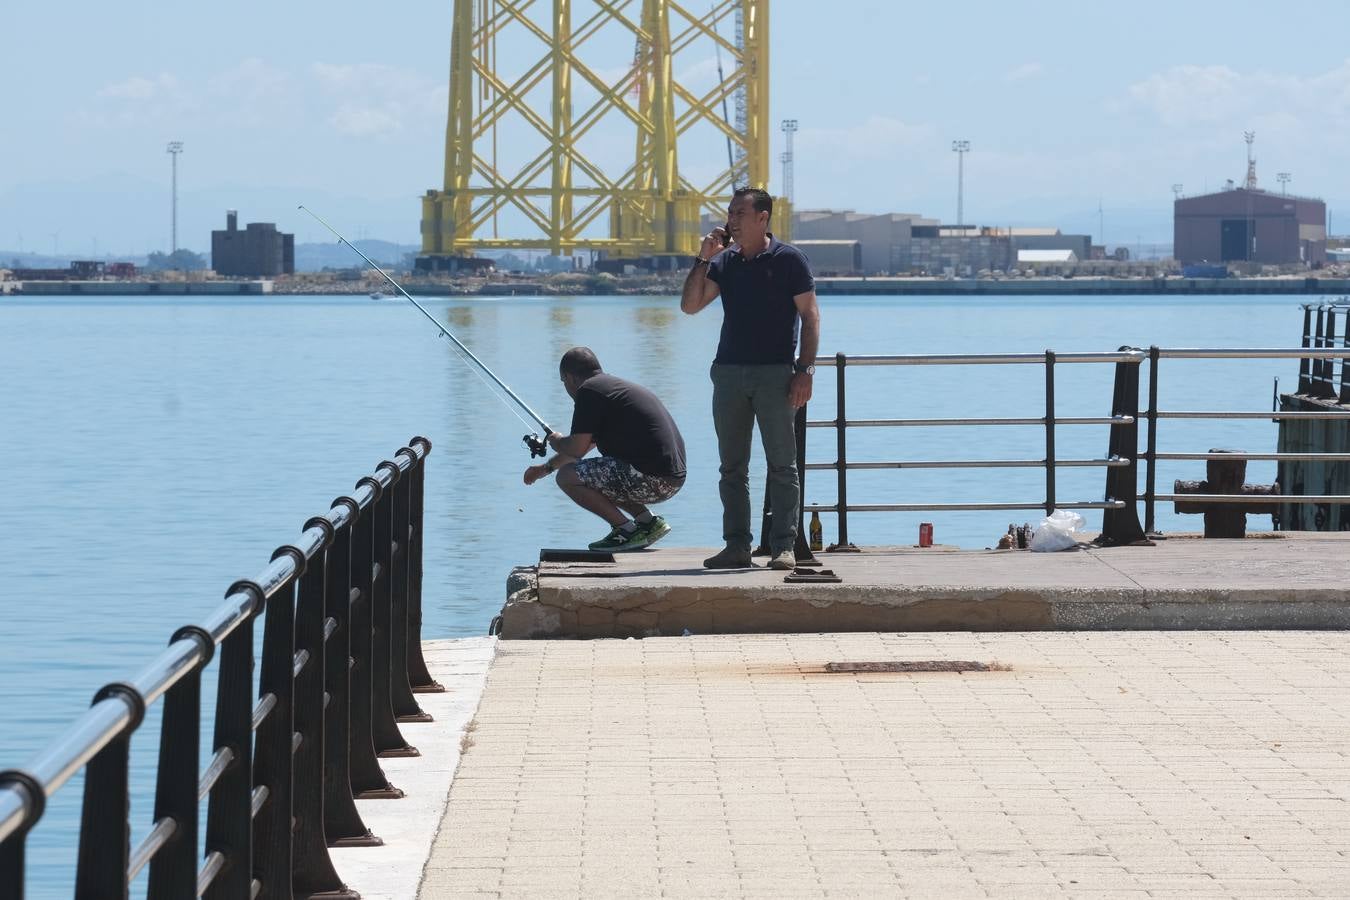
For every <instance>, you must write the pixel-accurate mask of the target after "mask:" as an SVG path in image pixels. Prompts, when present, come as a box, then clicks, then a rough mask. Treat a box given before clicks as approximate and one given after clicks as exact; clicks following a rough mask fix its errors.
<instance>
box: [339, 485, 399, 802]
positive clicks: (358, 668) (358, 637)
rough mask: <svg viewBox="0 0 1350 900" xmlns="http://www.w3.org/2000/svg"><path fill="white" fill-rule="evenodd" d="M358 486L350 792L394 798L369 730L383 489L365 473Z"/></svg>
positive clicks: (394, 790)
mask: <svg viewBox="0 0 1350 900" xmlns="http://www.w3.org/2000/svg"><path fill="white" fill-rule="evenodd" d="M363 485H364V486H366V487H368V488H370V491H371V500H370V504H369V505H368V506H367V507H366V508H365V509H364V510H362V511H361V517H360V518H359V519H357V520H356V522H355V524H354V528H355V530H354V531H353V532H352V591H351V611H352V662H351V689H352V703H351V760H350V764H351V779H352V793H353V794H355V796H356V799H358V800H374V799H381V800H396V799H398V798H400V797H402V796H403V791H401V790H399V789H398V788H396V787H394V786H393V785H392V784H390V783H389V779H388V778H386V777H385V774H384V771H383V770H382V769H381V768H380V762H379V759H378V755H377V753H376V749H377V748H376V744H375V728H374V724H375V712H374V709H375V702H376V700H375V697H376V695H375V664H374V657H375V649H374V648H375V627H374V618H375V602H374V596H375V533H376V526H375V519H376V515H377V512H378V509H377V504H378V502H379V499H380V495H381V494H382V493H384V487H383V486H382V485H381V484H380V482H379V481H378V480H376V479H374V478H370V477H369V476H367V477H365V478H362V479H361V480H360V481H358V482H357V483H356V486H357V487H361V486H363ZM353 502H355V501H353ZM358 508H359V507H358ZM385 702H386V703H387V702H388V701H385Z"/></svg>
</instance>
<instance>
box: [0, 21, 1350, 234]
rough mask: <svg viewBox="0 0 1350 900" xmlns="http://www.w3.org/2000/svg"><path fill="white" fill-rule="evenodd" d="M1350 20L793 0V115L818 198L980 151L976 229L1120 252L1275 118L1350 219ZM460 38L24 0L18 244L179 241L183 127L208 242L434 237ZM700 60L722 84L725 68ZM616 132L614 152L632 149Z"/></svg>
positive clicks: (1284, 156)
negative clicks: (172, 229) (1175, 197)
mask: <svg viewBox="0 0 1350 900" xmlns="http://www.w3.org/2000/svg"><path fill="white" fill-rule="evenodd" d="M575 2H576V4H577V7H578V9H581V8H583V7H585V6H587V5H588V2H587V0H575ZM699 6H700V4H698V3H693V4H691V8H693V9H698V8H699ZM1348 12H1350V8H1347V6H1346V4H1345V3H1344V2H1317V0H1312V2H1306V3H1303V4H1301V5H1299V6H1298V8H1297V10H1296V11H1291V12H1289V13H1288V14H1279V13H1277V11H1276V9H1275V8H1274V7H1272V6H1271V5H1270V4H1262V3H1255V2H1241V0H1238V2H1225V3H1208V2H1206V3H1198V2H1176V0H1173V2H1170V3H1161V2H1151V0H1149V2H1134V3H1131V4H1128V5H1122V4H1093V3H1083V2H1073V3H1061V2H1035V0H1024V2H1021V3H1016V4H1013V3H1006V2H987V0H968V2H964V3H960V4H937V3H931V2H924V3H910V2H871V0H833V2H831V3H828V4H821V3H808V2H806V0H777V2H775V3H774V5H773V7H772V24H771V34H772V59H771V70H772V77H773V82H772V88H771V98H772V107H773V116H772V117H773V120H774V122H775V123H776V122H777V121H778V120H780V119H782V118H786V117H792V118H796V119H798V121H799V122H800V124H801V130H800V132H799V133H798V136H797V147H796V150H797V168H796V191H797V200H798V205H799V206H800V207H819V206H832V207H852V208H857V209H860V210H864V211H870V212H884V211H910V212H918V213H922V214H925V215H928V216H933V217H937V218H942V219H944V220H951V219H953V218H954V217H955V194H956V185H955V181H956V178H955V174H956V164H955V159H954V156H953V154H952V153H951V151H950V144H951V141H952V140H953V139H955V138H964V139H968V140H970V141H971V144H972V148H973V149H972V152H971V153H970V155H969V156H968V157H967V160H966V201H965V212H966V216H965V218H966V220H967V221H970V222H981V223H986V224H1020V225H1059V226H1061V227H1063V228H1065V229H1066V230H1070V229H1072V230H1090V231H1092V232H1093V233H1094V234H1095V233H1096V232H1097V229H1098V218H1097V212H1096V210H1097V205H1098V202H1099V201H1100V203H1101V204H1102V206H1103V207H1104V209H1105V215H1104V217H1103V218H1104V220H1105V231H1106V237H1107V240H1108V242H1111V243H1115V242H1124V243H1133V242H1135V241H1136V240H1144V241H1154V240H1167V239H1168V238H1169V237H1170V202H1171V199H1172V194H1171V185H1172V184H1173V183H1181V184H1183V185H1185V189H1186V191H1187V192H1188V193H1190V192H1200V191H1202V190H1204V189H1206V188H1209V189H1214V188H1217V187H1219V186H1221V185H1222V183H1223V181H1224V179H1226V178H1234V179H1240V178H1241V177H1242V174H1243V167H1244V153H1245V147H1244V145H1243V143H1242V132H1243V131H1244V130H1246V129H1252V130H1254V131H1255V132H1256V134H1257V140H1256V156H1257V159H1258V171H1259V174H1260V175H1261V178H1262V183H1263V185H1264V186H1267V187H1270V188H1272V189H1274V188H1276V187H1277V184H1276V182H1275V178H1274V176H1275V173H1276V172H1277V171H1287V172H1290V173H1292V176H1293V180H1292V182H1291V185H1290V187H1291V189H1292V190H1294V191H1295V192H1301V193H1307V194H1312V195H1316V196H1322V197H1324V198H1325V199H1326V200H1327V202H1328V204H1329V206H1330V207H1331V214H1332V219H1333V221H1332V225H1333V229H1334V230H1335V231H1337V232H1341V231H1350V177H1347V175H1346V174H1345V167H1344V166H1343V165H1342V161H1343V160H1345V159H1346V158H1347V156H1348V155H1350V154H1347V150H1350V126H1348V125H1347V122H1350V118H1347V115H1346V113H1347V112H1348V111H1350V110H1348V109H1347V107H1350V58H1348V57H1350V49H1347V45H1346V44H1345V42H1344V40H1343V38H1341V37H1339V35H1341V34H1343V31H1344V22H1345V17H1346V14H1347V13H1348ZM449 38H450V3H449V2H448V0H444V2H437V3H417V4H411V3H403V4H389V5H387V6H385V7H384V8H380V7H377V6H375V5H373V4H368V3H355V2H351V0H330V2H325V3H323V4H318V3H307V2H293V3H284V4H275V3H263V2H257V0H237V2H234V3H232V4H220V5H217V4H179V5H172V6H171V5H170V4H167V3H148V2H134V0H132V2H123V3H119V4H105V3H93V2H85V0H81V2H72V3H66V4H47V3H36V2H30V0H18V2H16V3H14V4H11V5H10V8H8V9H7V10H6V15H5V36H4V37H3V38H0V42H2V43H3V47H4V52H3V54H0V73H3V84H4V85H5V88H6V90H5V114H4V115H5V125H4V126H3V127H4V131H5V137H4V139H3V141H0V248H3V249H16V248H17V246H18V244H19V243H20V242H22V244H23V246H24V248H25V249H27V250H30V251H33V250H38V251H42V252H50V251H51V250H52V249H53V248H54V247H59V249H60V251H61V252H62V253H75V252H76V251H79V252H81V253H87V252H90V251H91V250H92V249H93V247H94V246H95V242H96V245H97V247H98V249H99V252H105V251H107V252H119V253H123V252H124V253H130V252H137V253H143V252H145V251H146V250H149V249H161V248H163V246H164V245H165V244H167V242H168V218H169V215H168V206H169V201H168V181H169V177H168V176H169V162H168V157H167V156H166V155H165V153H164V145H165V143H166V142H167V141H169V140H182V141H184V143H185V145H186V149H185V152H184V154H183V157H182V162H181V169H180V226H179V232H180V244H183V245H185V246H188V247H194V248H197V249H205V247H206V246H207V245H208V243H209V235H208V232H209V230H210V228H212V227H220V226H219V224H218V223H219V222H220V221H221V220H223V210H224V208H225V207H227V206H234V207H238V208H239V210H240V213H241V216H242V218H243V219H244V220H246V221H254V220H274V221H277V222H278V224H279V225H281V227H283V228H284V229H291V230H295V231H296V232H297V234H298V235H299V238H300V239H301V240H307V239H310V238H313V239H319V237H320V236H319V234H318V231H317V229H316V228H314V227H311V226H310V225H308V224H306V223H305V222H304V221H302V220H301V219H300V218H298V217H297V216H296V214H295V205H296V203H299V202H305V203H307V204H311V205H313V206H315V207H316V208H321V209H322V210H323V211H325V212H326V213H327V214H328V215H329V216H330V217H331V218H332V219H333V220H334V221H335V222H337V223H340V224H342V225H344V226H345V227H346V228H347V229H348V230H349V231H350V232H351V233H352V236H370V237H382V238H386V239H389V240H401V241H405V242H411V241H414V240H416V230H417V218H418V214H419V210H418V202H417V198H418V196H419V195H420V194H421V193H422V192H423V191H424V190H426V189H427V188H429V187H438V186H439V181H440V173H441V171H442V165H443V153H444V146H443V142H444V129H445V99H446V79H447V69H448V53H449ZM617 55H618V57H619V58H617V59H615V60H614V61H613V63H612V64H611V65H610V66H609V68H610V69H612V70H615V71H621V70H622V68H623V65H624V63H625V60H624V59H623V58H622V57H623V52H622V48H620V50H619V52H618V53H617ZM704 55H705V56H706V55H707V54H706V53H705V54H704ZM682 64H683V65H684V66H685V68H686V71H687V73H688V74H689V77H690V78H691V79H695V80H696V79H697V78H698V77H701V76H700V74H699V73H700V72H701V73H703V74H704V75H707V74H708V73H709V72H710V70H711V69H710V67H711V64H712V60H711V59H710V58H709V59H687V60H685V61H684V62H683V63H682ZM597 66H602V63H601V62H600V61H597ZM780 138H781V135H778V134H777V133H775V140H776V141H778V140H779V139H780ZM612 143H613V146H612V147H608V148H597V152H606V150H613V151H614V152H620V151H623V150H624V149H625V148H626V147H627V146H628V144H627V141H626V140H620V139H615V140H614V141H613V142H612ZM781 149H782V148H781V146H780V145H779V144H778V143H776V144H775V146H774V147H773V150H772V158H774V159H775V160H776V159H777V155H778V153H779V152H780V151H781ZM723 152H724V151H723ZM692 155H693V154H692V153H691V154H690V156H691V157H692ZM774 168H775V178H776V176H777V173H778V167H777V166H776V165H775V167H774ZM771 187H773V186H772V185H771ZM1342 207H1343V208H1344V209H1345V210H1346V212H1345V216H1346V217H1347V218H1346V220H1345V221H1346V226H1347V227H1340V226H1339V225H1337V211H1338V210H1339V209H1340V208H1342Z"/></svg>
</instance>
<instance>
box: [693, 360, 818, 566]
mask: <svg viewBox="0 0 1350 900" xmlns="http://www.w3.org/2000/svg"><path fill="white" fill-rule="evenodd" d="M711 375H712V383H713V427H714V428H716V429H717V450H718V453H719V455H720V457H721V473H722V480H721V481H720V482H719V483H718V490H719V492H720V493H721V495H722V539H723V540H724V541H726V544H727V546H728V547H733V548H735V549H738V550H749V549H750V543H751V540H752V535H751V533H750V437H751V435H752V434H753V432H754V428H755V423H756V422H758V423H759V435H760V439H761V440H762V441H763V443H764V456H765V457H766V459H767V460H768V464H769V485H768V497H769V509H770V511H771V512H772V518H771V521H772V523H773V525H772V529H773V530H772V532H771V533H770V534H769V538H768V543H769V549H770V550H771V551H772V552H773V553H775V554H776V553H781V552H783V551H784V550H791V549H792V546H793V544H794V543H796V540H797V507H798V506H799V505H800V503H801V488H800V486H799V482H798V479H797V437H796V431H795V430H794V428H793V420H794V418H795V416H796V411H795V410H793V408H792V406H791V405H790V404H789V403H788V383H789V382H790V381H791V380H792V366H791V365H790V364H788V363H783V364H781V365H768V366H737V365H719V364H717V363H713V367H712V372H711Z"/></svg>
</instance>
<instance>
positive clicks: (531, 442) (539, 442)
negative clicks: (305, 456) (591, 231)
mask: <svg viewBox="0 0 1350 900" xmlns="http://www.w3.org/2000/svg"><path fill="white" fill-rule="evenodd" d="M299 208H300V209H303V210H304V211H305V212H307V213H309V214H310V215H311V216H313V217H314V221H316V222H318V223H319V224H320V225H322V226H323V227H324V228H327V229H328V230H329V231H331V232H333V234H334V235H335V236H336V237H337V239H338V240H339V241H341V242H342V243H344V244H346V245H347V246H348V247H351V248H352V250H353V251H354V252H355V253H356V255H357V256H359V257H361V258H362V259H364V260H365V261H366V265H368V266H370V267H371V268H372V269H374V270H375V271H376V272H379V273H380V274H381V275H383V276H384V280H385V281H387V282H389V283H390V284H391V285H393V286H394V290H396V291H398V292H399V293H400V294H402V295H403V297H404V299H406V300H407V301H408V302H409V303H411V304H412V305H413V306H415V307H417V310H418V312H420V313H421V314H422V315H424V316H426V317H427V319H428V320H429V321H430V322H431V324H433V325H435V326H436V327H437V328H438V329H440V332H441V335H442V336H443V337H447V338H449V339H450V341H451V342H452V343H453V344H454V345H455V347H456V348H457V349H458V350H459V351H460V353H461V354H463V356H464V357H465V358H466V361H467V360H472V361H473V362H474V363H475V364H476V365H477V368H474V367H473V366H470V369H471V370H472V371H473V372H474V373H475V374H477V375H478V378H479V380H482V381H483V383H484V384H485V385H488V390H489V391H490V392H491V393H492V396H494V397H496V398H497V399H498V400H501V401H502V403H503V404H504V405H505V406H506V408H507V409H510V410H511V412H512V413H513V414H514V415H515V417H516V418H517V419H520V421H522V422H524V423H525V425H526V426H527V427H530V426H531V425H532V424H533V423H531V422H529V421H526V420H525V419H524V418H522V417H521V415H520V413H519V412H518V411H517V409H516V407H519V408H520V409H522V410H524V411H525V412H526V413H528V414H529V416H530V418H531V419H533V420H534V422H535V423H537V424H538V425H539V427H540V428H542V429H543V430H544V437H543V438H541V437H540V436H539V435H538V434H527V435H525V437H524V441H525V446H526V447H529V448H530V456H532V457H533V456H547V455H548V445H547V444H546V443H545V439H546V438H547V437H548V436H549V435H550V434H552V433H553V429H552V428H550V427H549V426H548V423H547V422H545V421H544V420H543V418H542V417H541V416H540V415H539V413H537V412H535V411H534V410H533V409H531V408H530V405H529V404H528V403H526V402H525V401H524V400H522V399H520V397H519V396H518V395H517V394H516V392H515V391H513V390H511V388H510V387H508V386H507V384H506V382H504V381H502V380H501V379H500V378H498V377H497V375H496V373H495V372H493V371H492V370H491V369H489V368H488V367H487V365H485V364H484V363H483V361H482V360H481V359H479V358H478V357H477V356H474V354H473V351H472V350H470V349H469V348H468V347H466V346H464V344H463V343H461V342H460V340H459V338H457V337H455V336H454V335H453V334H451V333H450V329H448V328H446V327H445V326H444V325H442V324H441V323H440V320H439V319H437V318H436V317H435V316H433V315H432V314H431V313H429V312H428V311H427V308H426V307H425V306H423V305H422V304H420V303H418V302H417V301H416V300H414V299H413V297H412V295H411V294H409V293H408V292H407V291H405V290H404V289H403V285H401V284H399V283H398V282H397V281H395V280H394V279H393V277H392V276H391V275H390V274H389V273H388V272H386V271H385V270H384V269H381V268H380V267H379V266H377V265H376V264H375V261H374V260H372V259H371V258H370V257H369V256H366V255H365V254H364V253H362V252H361V250H360V249H359V248H358V247H357V246H356V245H355V244H353V243H352V242H351V241H349V240H347V239H346V238H345V237H343V236H342V234H341V233H340V232H338V230H337V229H336V228H334V227H333V226H332V225H329V224H328V223H327V222H325V221H324V220H323V219H322V218H320V217H319V215H318V213H316V212H314V210H312V209H309V208H308V207H306V206H305V205H304V204H303V203H302V204H300V206H299ZM484 375H486V376H487V377H488V378H491V379H492V384H495V385H496V387H497V388H500V389H501V390H502V391H503V392H505V394H506V396H507V397H510V398H511V400H513V401H514V402H515V406H512V405H511V404H510V403H507V401H506V399H505V398H504V397H502V395H501V394H499V393H498V392H497V390H496V389H494V388H493V387H492V384H489V383H488V382H487V381H486V380H485V379H484V378H483V376H484Z"/></svg>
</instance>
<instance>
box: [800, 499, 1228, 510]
mask: <svg viewBox="0 0 1350 900" xmlns="http://www.w3.org/2000/svg"><path fill="white" fill-rule="evenodd" d="M1205 496H1208V495H1205ZM1192 499H1194V498H1192ZM1125 506H1126V503H1125V501H1124V500H1083V501H1074V502H1071V503H1056V504H1055V509H1124V508H1125ZM1044 508H1045V503H1044V501H1032V502H1027V503H1018V502H1012V503H860V504H852V503H850V504H849V505H848V511H849V512H963V511H973V510H1000V509H1004V510H1018V509H1044ZM805 509H806V511H807V512H826V513H837V512H839V506H838V505H837V504H814V505H811V506H807V507H805Z"/></svg>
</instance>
